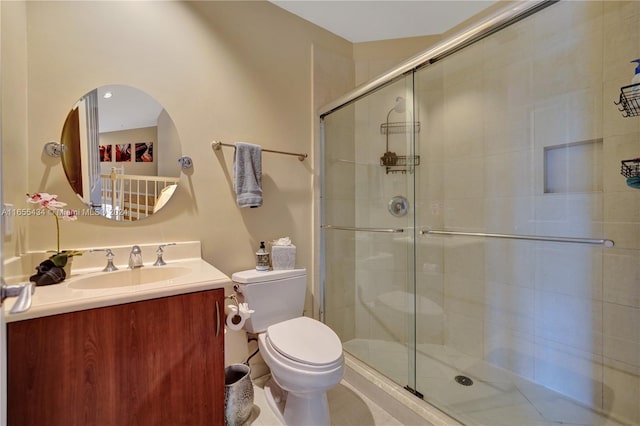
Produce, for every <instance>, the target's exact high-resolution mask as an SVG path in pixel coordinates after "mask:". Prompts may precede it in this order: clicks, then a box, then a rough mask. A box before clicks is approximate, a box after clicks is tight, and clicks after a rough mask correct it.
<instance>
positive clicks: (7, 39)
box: [0, 2, 64, 258]
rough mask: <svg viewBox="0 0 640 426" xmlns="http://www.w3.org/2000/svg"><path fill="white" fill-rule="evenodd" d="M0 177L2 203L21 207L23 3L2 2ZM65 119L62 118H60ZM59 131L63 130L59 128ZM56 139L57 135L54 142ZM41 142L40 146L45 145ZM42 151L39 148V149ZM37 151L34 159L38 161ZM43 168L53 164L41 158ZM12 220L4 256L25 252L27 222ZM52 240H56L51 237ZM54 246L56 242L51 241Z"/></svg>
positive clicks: (24, 112) (24, 174) (24, 147)
mask: <svg viewBox="0 0 640 426" xmlns="http://www.w3.org/2000/svg"><path fill="white" fill-rule="evenodd" d="M0 6H1V7H2V12H3V13H2V34H3V37H2V45H1V46H0V54H1V55H2V59H1V60H2V163H3V164H2V168H3V171H2V174H3V182H5V183H4V184H3V188H2V191H3V201H4V202H5V203H12V204H14V207H16V208H21V207H24V200H25V194H26V193H27V192H28V191H29V189H28V185H27V169H28V161H27V143H26V141H27V135H28V131H27V99H26V95H27V27H26V24H27V21H26V9H25V4H24V3H21V2H2V3H1V4H0ZM63 120H64V119H63ZM60 128H62V127H60ZM57 139H59V136H58V137H57V138H55V139H54V140H57ZM44 142H46V141H43V144H42V145H44ZM41 148H42V147H41ZM41 152H42V151H41V150H40V151H38V152H36V153H35V156H37V157H38V159H41V157H40V153H41ZM41 161H43V167H44V168H46V167H48V166H49V165H51V164H52V163H51V162H50V161H48V159H46V158H42V159H41ZM3 220H5V221H6V220H14V235H13V236H12V237H11V238H5V239H4V257H5V258H10V257H12V256H16V255H18V254H19V253H21V252H23V251H24V250H26V226H27V222H26V219H25V218H23V217H8V216H6V217H5V218H3ZM54 238H55V237H54ZM54 243H55V241H54Z"/></svg>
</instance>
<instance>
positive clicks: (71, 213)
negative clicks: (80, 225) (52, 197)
mask: <svg viewBox="0 0 640 426" xmlns="http://www.w3.org/2000/svg"><path fill="white" fill-rule="evenodd" d="M60 216H62V220H66V221H67V222H71V221H74V220H78V215H77V214H76V211H75V210H60Z"/></svg>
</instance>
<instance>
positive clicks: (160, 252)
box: [153, 243, 176, 266]
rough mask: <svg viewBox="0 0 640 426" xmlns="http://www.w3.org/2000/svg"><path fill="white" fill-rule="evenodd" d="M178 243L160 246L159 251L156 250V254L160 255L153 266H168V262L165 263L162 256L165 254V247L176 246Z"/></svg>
mask: <svg viewBox="0 0 640 426" xmlns="http://www.w3.org/2000/svg"><path fill="white" fill-rule="evenodd" d="M175 245H176V243H168V244H160V246H158V250H156V254H157V255H158V258H157V259H156V263H154V264H153V266H164V265H166V264H167V262H165V261H164V259H163V258H162V255H163V254H164V250H162V249H163V247H168V246H175Z"/></svg>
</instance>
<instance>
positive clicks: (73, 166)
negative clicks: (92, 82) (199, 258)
mask: <svg viewBox="0 0 640 426" xmlns="http://www.w3.org/2000/svg"><path fill="white" fill-rule="evenodd" d="M61 143H62V145H63V153H62V156H61V157H62V166H63V168H64V171H65V174H66V175H67V180H68V181H69V184H70V185H71V187H72V188H73V190H74V191H75V193H76V194H77V195H78V197H79V198H80V199H81V200H82V202H83V203H84V204H85V205H87V206H88V207H91V208H93V209H94V210H95V211H96V212H97V213H98V214H100V215H102V216H104V217H106V218H108V219H112V220H116V221H134V220H139V219H143V218H145V217H148V216H150V215H152V214H153V213H155V212H157V211H158V210H160V209H161V208H162V207H163V206H164V205H165V204H166V203H167V201H168V200H169V199H170V198H171V196H172V195H173V193H174V191H175V189H176V188H177V185H178V181H179V176H180V167H179V165H178V163H177V159H178V158H179V157H180V156H181V148H180V140H179V138H178V134H177V131H176V128H175V125H174V124H173V121H172V120H171V117H170V116H169V114H167V112H166V110H165V109H164V108H163V107H162V105H160V104H159V103H158V102H157V101H156V100H155V99H154V98H153V97H151V96H149V95H148V94H146V93H145V92H143V91H141V90H139V89H136V88H133V87H130V86H123V85H109V86H101V87H98V88H97V89H94V90H92V91H91V92H89V93H87V94H85V95H84V96H83V97H82V98H80V100H79V101H78V102H76V104H75V105H74V106H73V108H72V109H71V111H70V112H69V114H68V115H67V119H66V120H65V123H64V126H63V129H62V137H61Z"/></svg>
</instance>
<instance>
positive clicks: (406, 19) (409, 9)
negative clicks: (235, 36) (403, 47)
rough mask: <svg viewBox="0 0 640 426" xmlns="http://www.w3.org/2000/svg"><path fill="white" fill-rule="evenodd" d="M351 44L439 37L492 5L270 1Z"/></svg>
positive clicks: (478, 0) (473, 0)
mask: <svg viewBox="0 0 640 426" xmlns="http://www.w3.org/2000/svg"><path fill="white" fill-rule="evenodd" d="M270 1H271V3H274V4H275V5H276V6H279V7H281V8H283V9H285V10H288V11H289V12H291V13H293V14H295V15H298V16H299V17H301V18H303V19H305V20H307V21H309V22H312V23H314V24H316V25H318V26H320V27H322V28H324V29H326V30H328V31H330V32H332V33H334V34H337V35H339V36H340V37H342V38H345V39H347V40H349V41H350V42H352V43H360V42H365V41H375V40H387V39H394V38H403V37H416V36H423V35H433V34H441V33H443V32H445V31H447V30H449V29H451V28H453V27H454V26H456V25H458V24H460V23H461V22H463V21H464V20H466V19H468V18H470V17H471V16H473V15H475V14H476V13H478V12H480V11H482V10H484V9H486V8H487V7H489V6H491V5H492V4H494V3H496V1H490V0H412V1H403V0H398V1H394V0H377V1H376V0H374V1H372V0H355V1H351V0H349V1H342V0H270Z"/></svg>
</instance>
